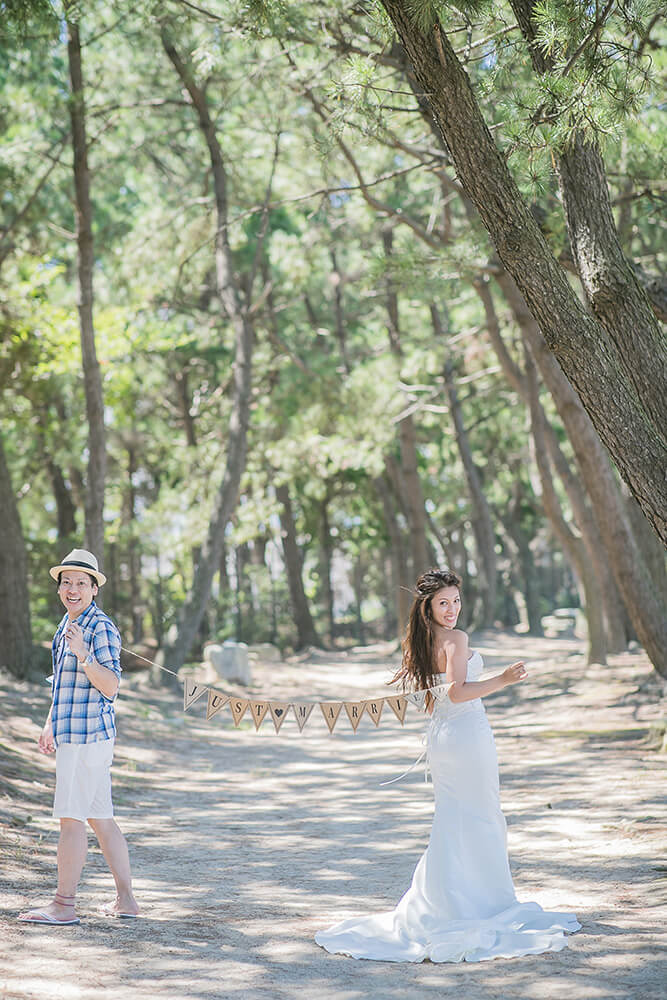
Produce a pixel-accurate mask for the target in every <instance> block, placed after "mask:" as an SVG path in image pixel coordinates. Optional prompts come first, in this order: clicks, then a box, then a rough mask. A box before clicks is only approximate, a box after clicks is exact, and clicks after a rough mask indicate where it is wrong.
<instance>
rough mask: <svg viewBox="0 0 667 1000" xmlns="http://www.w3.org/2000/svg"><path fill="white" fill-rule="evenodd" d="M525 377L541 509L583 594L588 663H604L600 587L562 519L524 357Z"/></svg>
mask: <svg viewBox="0 0 667 1000" xmlns="http://www.w3.org/2000/svg"><path fill="white" fill-rule="evenodd" d="M526 375H527V382H528V387H529V398H530V419H531V430H532V435H533V443H534V448H533V457H534V460H535V464H536V465H537V470H538V473H539V477H540V483H541V487H542V490H541V497H542V507H543V508H544V512H545V514H546V515H547V518H548V520H549V523H550V525H551V528H552V530H553V532H554V535H555V536H556V538H557V539H558V541H559V542H560V545H561V547H562V549H563V551H564V553H565V555H566V556H567V558H568V559H569V561H570V564H571V565H572V568H573V569H574V572H575V574H576V576H577V577H578V580H579V584H580V591H581V592H582V594H583V598H584V600H583V604H584V611H585V614H586V622H587V624H588V663H606V662H607V641H606V635H605V627H604V615H603V610H602V609H603V605H602V588H601V586H600V583H599V581H598V579H597V574H596V573H595V571H594V569H593V566H592V564H591V562H590V560H589V558H588V555H587V553H586V547H585V545H584V542H583V540H582V539H581V538H577V537H576V535H575V534H574V533H573V532H572V531H571V530H570V528H569V526H568V524H567V523H566V521H565V518H564V517H563V512H562V510H561V506H560V502H559V500H558V497H557V495H556V491H555V489H554V487H553V482H552V479H551V468H550V465H549V457H548V455H549V453H548V448H547V443H546V433H545V432H546V423H547V421H546V416H545V414H544V410H543V409H542V405H541V403H540V396H539V384H538V380H537V372H536V371H535V363H534V361H533V360H532V358H530V357H529V356H528V357H527V358H526Z"/></svg>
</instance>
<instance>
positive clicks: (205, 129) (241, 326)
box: [162, 30, 254, 670]
mask: <svg viewBox="0 0 667 1000" xmlns="http://www.w3.org/2000/svg"><path fill="white" fill-rule="evenodd" d="M162 44H163V47H164V50H165V52H166V54H167V56H168V57H169V60H170V61H171V63H172V65H173V67H174V69H175V70H176V72H177V74H178V77H179V79H180V81H181V83H182V84H183V86H184V88H185V90H186V92H187V94H188V97H189V100H190V103H191V104H192V107H193V110H194V111H195V113H196V116H197V122H198V125H199V128H200V130H201V133H202V135H203V137H204V139H205V141H206V146H207V149H208V154H209V159H210V165H211V173H212V177H213V188H214V194H215V207H216V233H215V272H216V293H217V296H218V301H219V304H220V309H221V314H222V318H223V319H224V320H226V321H228V322H229V323H231V325H232V328H233V330H234V364H233V369H232V385H233V389H232V403H231V414H230V417H229V425H228V428H227V433H226V441H227V456H226V463H225V470H224V474H223V477H222V482H221V483H220V487H219V489H218V492H217V495H216V498H215V502H214V508H213V514H212V516H211V519H210V522H209V527H208V532H207V536H206V540H205V541H204V544H203V546H202V549H201V555H200V558H199V563H198V565H197V571H196V573H195V577H194V580H193V583H192V588H191V590H190V593H189V594H188V596H187V598H186V601H185V603H184V605H183V609H182V612H181V616H180V619H179V625H178V635H177V637H176V640H175V642H174V643H173V644H172V645H171V646H170V647H168V648H167V650H166V651H165V664H166V666H167V667H169V669H171V670H178V669H179V668H180V667H181V666H182V665H183V663H185V660H186V658H187V656H188V653H189V651H190V649H191V647H192V645H193V642H194V641H195V638H196V636H197V631H198V629H199V626H200V623H201V621H202V618H203V616H204V613H205V611H206V607H207V605H208V602H209V599H210V596H211V587H212V584H213V579H214V576H215V574H216V573H217V572H218V570H219V567H220V559H221V556H222V552H223V546H224V535H225V528H226V526H227V523H228V522H229V519H230V517H231V516H232V513H233V511H234V508H235V507H236V503H237V500H238V492H239V486H240V483H241V476H242V475H243V470H244V469H245V462H246V453H247V435H248V424H249V420H250V390H251V383H252V350H253V344H254V329H253V325H252V322H251V320H250V317H249V314H248V310H247V309H244V308H243V306H242V299H241V292H240V289H239V286H238V283H237V279H236V277H235V274H234V267H233V261H232V252H231V247H230V245H229V240H228V236H227V217H228V196H227V172H226V169H225V162H224V158H223V155H222V149H221V147H220V143H219V141H218V137H217V135H216V130H215V124H214V122H213V121H212V119H211V116H210V114H209V110H208V103H207V100H206V95H205V93H204V91H203V90H202V89H201V88H200V87H199V86H197V84H196V82H195V80H194V77H193V75H192V73H191V71H190V69H189V67H188V66H187V64H186V63H185V62H184V60H183V59H182V58H181V57H180V55H179V53H178V51H177V49H176V47H175V45H174V42H173V40H172V39H171V36H170V35H169V34H168V32H167V31H166V30H165V31H163V33H162Z"/></svg>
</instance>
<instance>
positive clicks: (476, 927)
mask: <svg viewBox="0 0 667 1000" xmlns="http://www.w3.org/2000/svg"><path fill="white" fill-rule="evenodd" d="M460 586H461V581H460V579H459V577H458V576H456V574H454V573H449V572H440V571H437V570H431V571H430V572H428V573H424V574H423V576H421V577H420V578H419V580H418V581H417V584H416V594H415V599H414V602H413V605H412V609H411V611H410V619H409V622H408V627H407V631H406V637H405V640H404V642H403V661H402V665H401V669H400V670H399V671H398V673H397V674H396V676H395V677H394V679H393V680H394V681H401V682H402V683H403V686H404V688H405V687H410V688H412V689H413V690H420V689H421V690H424V689H428V688H433V687H436V688H437V686H438V685H445V686H444V687H442V688H440V691H439V692H438V693H441V694H442V695H444V696H443V697H439V698H438V699H434V697H433V695H432V694H431V693H430V691H429V692H428V693H427V694H426V696H425V706H426V709H427V711H429V712H430V713H431V721H430V723H429V726H428V731H427V756H428V762H429V764H430V768H431V773H432V775H433V789H434V792H435V815H434V818H433V827H432V829H431V836H430V840H429V844H428V848H427V850H426V852H425V853H424V854H423V856H422V858H421V859H420V861H419V864H418V865H417V868H416V870H415V873H414V876H413V878H412V884H411V886H410V888H409V889H408V891H407V892H406V893H405V895H404V896H403V898H402V899H401V900H400V901H399V903H398V905H397V906H396V909H394V910H390V911H387V912H385V913H379V914H375V915H372V916H366V917H352V918H351V919H349V920H344V921H343V922H342V923H339V924H335V925H334V926H333V927H330V928H329V929H328V930H326V931H320V932H319V933H318V934H316V935H315V940H316V941H317V943H318V944H320V945H322V947H324V948H326V949H327V951H330V952H333V953H341V954H344V955H350V956H351V957H352V958H370V959H376V960H379V961H385V962H421V961H423V960H424V959H430V960H431V961H432V962H461V961H466V962H482V961H485V960H487V959H491V958H511V957H515V956H518V955H528V954H531V955H537V954H540V953H541V952H544V951H560V949H561V948H565V947H566V945H567V940H566V938H565V932H566V931H569V932H572V931H576V930H578V929H579V928H580V926H581V925H580V924H579V923H578V922H577V919H576V917H575V916H574V914H572V913H547V912H545V911H544V910H543V909H542V908H541V907H540V906H539V905H538V904H537V903H519V902H518V901H517V898H516V895H515V893H514V885H513V883H512V876H511V874H510V869H509V863H508V860H507V828H506V824H505V817H504V816H503V814H502V812H501V809H500V797H499V787H498V759H497V756H496V747H495V743H494V739H493V734H492V732H491V728H490V726H489V723H488V721H487V717H486V713H485V711H484V707H483V705H482V701H481V699H482V698H485V697H486V695H489V694H493V692H494V691H499V690H501V688H504V687H507V686H508V685H510V684H516V683H518V682H519V681H522V680H524V678H525V677H526V669H525V667H524V665H523V663H522V662H519V663H514V664H512V666H510V667H507V668H506V669H505V670H503V672H502V673H501V674H498V675H497V676H495V677H490V678H488V679H486V680H480V679H479V678H480V675H481V673H482V667H483V664H482V657H481V656H480V654H479V653H478V652H472V653H471V652H470V650H469V649H468V636H467V635H466V633H465V632H463V631H462V630H461V629H457V628H456V622H457V619H458V616H459V612H460V610H461V596H460V592H459V588H460Z"/></svg>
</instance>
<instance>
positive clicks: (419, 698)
mask: <svg viewBox="0 0 667 1000" xmlns="http://www.w3.org/2000/svg"><path fill="white" fill-rule="evenodd" d="M405 697H406V698H407V699H408V701H409V702H410V703H411V704H412V705H415V706H416V707H417V708H418V709H419V711H420V712H422V711H423V710H424V705H425V704H426V691H409V692H407V693H406V695H405Z"/></svg>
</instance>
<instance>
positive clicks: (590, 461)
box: [497, 272, 667, 676]
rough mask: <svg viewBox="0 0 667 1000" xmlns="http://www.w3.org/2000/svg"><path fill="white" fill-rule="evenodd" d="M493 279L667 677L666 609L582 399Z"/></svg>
mask: <svg viewBox="0 0 667 1000" xmlns="http://www.w3.org/2000/svg"><path fill="white" fill-rule="evenodd" d="M497 280H498V282H499V283H500V284H501V287H502V289H503V292H504V294H505V298H506V299H507V301H508V303H509V304H510V306H511V308H512V310H513V312H514V314H515V317H516V319H517V322H518V323H519V326H520V328H521V331H522V333H523V335H524V336H525V337H526V338H527V340H528V343H529V345H530V350H531V353H532V355H533V357H534V359H535V361H536V363H537V366H538V368H539V370H540V374H541V375H542V378H543V380H544V383H545V385H546V386H547V388H548V389H549V391H550V393H551V395H552V397H553V400H554V403H555V404H556V408H557V410H558V412H559V414H560V418H561V420H562V421H563V425H564V427H565V430H566V432H567V435H568V437H569V439H570V443H571V444H572V447H573V449H574V453H575V456H576V459H577V464H578V466H579V469H580V471H581V475H582V478H583V481H584V484H585V486H586V490H587V492H588V494H589V496H590V498H591V502H592V504H593V511H594V514H595V519H596V522H597V525H598V528H599V531H600V535H601V536H602V540H603V542H604V546H605V548H606V550H607V555H608V557H609V562H610V564H611V567H612V572H613V574H614V577H615V579H616V584H617V586H618V589H619V591H620V592H621V595H622V597H623V601H624V603H625V606H626V608H627V609H628V614H629V615H630V619H631V621H632V625H633V627H634V629H635V630H636V632H637V637H638V638H639V641H640V642H641V644H642V646H643V647H644V649H645V650H646V652H647V654H648V656H649V659H650V660H651V662H652V663H653V665H654V667H655V668H656V670H657V671H658V673H660V674H661V675H662V676H667V606H666V605H665V599H664V595H660V594H657V593H656V592H655V590H654V588H653V587H652V585H651V580H650V578H649V575H648V573H647V572H646V570H645V568H644V565H643V562H642V559H641V554H640V552H639V549H638V547H637V544H636V541H635V538H634V535H633V533H632V530H631V528H630V524H629V520H628V517H627V511H626V509H625V505H624V503H623V498H622V496H621V493H620V489H619V487H618V483H617V481H616V479H615V477H614V472H613V470H612V468H611V465H610V463H609V459H608V457H607V454H606V452H605V450H604V448H603V447H602V444H601V443H600V439H599V437H598V435H597V433H596V431H595V428H594V427H593V424H592V423H591V421H590V419H589V417H588V414H587V413H586V411H585V410H584V408H583V406H582V404H581V400H580V399H579V397H578V395H577V393H576V392H575V391H574V390H573V388H572V386H571V385H570V383H569V382H568V380H567V379H566V378H565V376H564V374H563V372H562V370H561V369H560V367H559V366H558V364H557V362H556V360H555V358H554V356H553V354H552V353H551V352H550V351H549V349H548V347H547V344H546V343H545V341H544V338H543V337H542V335H541V332H540V329H539V327H538V325H537V323H536V322H535V320H534V319H533V317H532V316H531V314H530V313H529V311H528V309H527V307H526V303H525V301H524V300H523V298H522V296H521V293H520V292H519V290H518V288H517V286H516V284H515V283H514V282H513V281H512V279H511V277H510V276H509V275H508V274H507V272H503V273H502V274H501V275H498V276H497Z"/></svg>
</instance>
